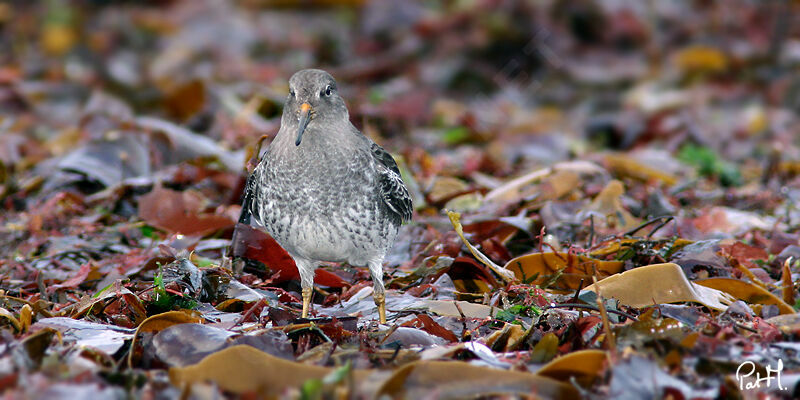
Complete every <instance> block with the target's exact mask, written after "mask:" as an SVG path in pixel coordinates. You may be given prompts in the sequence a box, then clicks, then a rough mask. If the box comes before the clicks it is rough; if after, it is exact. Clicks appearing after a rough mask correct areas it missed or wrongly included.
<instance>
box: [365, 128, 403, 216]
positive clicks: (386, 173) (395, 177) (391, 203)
mask: <svg viewBox="0 0 800 400" xmlns="http://www.w3.org/2000/svg"><path fill="white" fill-rule="evenodd" d="M372 156H373V157H374V158H375V161H377V168H378V174H379V178H378V180H379V183H380V188H381V195H382V196H383V202H384V203H385V204H386V206H387V207H389V210H390V211H391V212H392V213H393V214H395V215H396V216H397V217H398V218H399V219H400V221H401V222H408V221H410V220H411V212H412V210H413V205H412V203H411V196H410V195H409V194H408V189H407V188H406V185H405V184H404V183H403V178H402V177H400V169H398V168H397V163H396V162H395V161H394V158H392V156H391V155H389V153H387V152H386V150H384V149H383V147H381V146H379V145H378V144H376V143H372Z"/></svg>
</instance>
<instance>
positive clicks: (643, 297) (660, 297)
mask: <svg viewBox="0 0 800 400" xmlns="http://www.w3.org/2000/svg"><path fill="white" fill-rule="evenodd" d="M595 287H600V290H601V291H602V294H603V296H604V297H608V298H615V299H617V300H619V302H620V303H622V304H625V305H627V306H630V307H647V306H650V305H654V304H660V303H676V302H683V301H690V302H694V303H700V304H702V305H704V306H706V307H709V308H712V309H715V310H725V309H727V308H728V306H727V305H728V304H730V303H732V302H733V298H732V297H731V296H730V295H728V294H726V293H724V292H721V291H719V290H716V289H711V288H708V287H705V286H701V285H699V284H696V283H693V282H690V281H689V280H688V279H686V275H684V274H683V270H681V267H680V266H679V265H678V264H674V263H665V264H653V265H647V266H644V267H639V268H634V269H632V270H630V271H625V272H623V273H621V274H616V275H613V276H610V277H608V278H606V279H603V280H601V281H599V282H597V283H595V284H592V285H589V286H587V287H586V288H585V290H589V291H596V289H595Z"/></svg>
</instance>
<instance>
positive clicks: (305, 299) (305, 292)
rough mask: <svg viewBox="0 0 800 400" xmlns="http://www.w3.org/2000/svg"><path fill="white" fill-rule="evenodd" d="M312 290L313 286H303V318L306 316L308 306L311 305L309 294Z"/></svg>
mask: <svg viewBox="0 0 800 400" xmlns="http://www.w3.org/2000/svg"><path fill="white" fill-rule="evenodd" d="M313 292H314V288H313V287H310V288H303V291H302V294H303V314H302V317H303V318H308V308H309V306H310V305H311V294H312V293H313Z"/></svg>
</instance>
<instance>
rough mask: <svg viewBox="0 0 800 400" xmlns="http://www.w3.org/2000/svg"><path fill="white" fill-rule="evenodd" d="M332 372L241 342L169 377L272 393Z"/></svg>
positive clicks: (359, 374)
mask: <svg viewBox="0 0 800 400" xmlns="http://www.w3.org/2000/svg"><path fill="white" fill-rule="evenodd" d="M331 372H332V369H331V368H324V367H318V366H315V365H306V364H301V363H297V362H292V361H287V360H283V359H280V358H277V357H274V356H271V355H269V354H266V353H264V352H262V351H259V350H257V349H255V348H252V347H250V346H244V345H239V346H232V347H228V348H226V349H224V350H222V351H218V352H216V353H213V354H211V355H209V356H207V357H205V358H203V359H202V361H200V362H199V363H196V364H192V365H188V366H186V367H173V368H170V369H169V377H170V380H171V381H172V383H173V384H174V385H176V386H178V387H187V385H192V384H194V383H201V382H205V381H211V382H214V383H215V384H216V385H219V386H220V387H221V388H223V389H225V390H226V391H230V392H233V393H239V394H242V393H248V392H249V393H258V394H260V395H262V396H269V395H277V394H279V393H283V392H284V391H286V390H287V389H291V388H299V387H301V386H302V385H303V383H305V382H306V381H307V380H309V379H318V380H322V379H324V378H325V377H326V376H327V375H329V374H330V373H331ZM353 375H354V379H355V380H356V382H359V381H362V380H363V379H365V378H366V376H367V375H369V372H367V371H360V370H354V371H353Z"/></svg>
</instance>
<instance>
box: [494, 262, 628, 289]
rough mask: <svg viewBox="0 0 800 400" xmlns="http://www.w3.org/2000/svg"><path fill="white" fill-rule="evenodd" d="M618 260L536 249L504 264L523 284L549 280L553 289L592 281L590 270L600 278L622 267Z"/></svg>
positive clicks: (572, 286) (549, 284)
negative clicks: (538, 251)
mask: <svg viewBox="0 0 800 400" xmlns="http://www.w3.org/2000/svg"><path fill="white" fill-rule="evenodd" d="M622 266H623V263H622V262H620V261H602V260H597V259H593V258H590V257H586V256H580V255H575V254H571V253H536V254H528V255H525V256H521V257H517V258H515V259H513V260H511V261H509V262H508V263H507V264H506V268H507V269H508V270H510V271H512V272H513V273H514V275H515V276H516V277H517V279H519V280H520V281H521V282H523V283H526V284H535V285H542V284H544V283H547V284H548V287H552V288H553V289H555V290H560V291H569V290H576V289H580V286H581V281H582V282H583V285H584V286H585V285H587V284H588V282H591V281H592V275H593V271H595V270H596V271H597V275H598V279H603V278H606V277H608V276H611V275H613V274H616V273H619V272H620V271H622Z"/></svg>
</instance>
